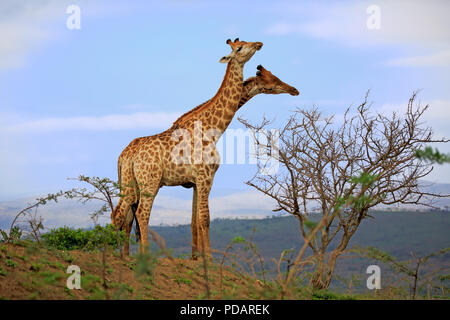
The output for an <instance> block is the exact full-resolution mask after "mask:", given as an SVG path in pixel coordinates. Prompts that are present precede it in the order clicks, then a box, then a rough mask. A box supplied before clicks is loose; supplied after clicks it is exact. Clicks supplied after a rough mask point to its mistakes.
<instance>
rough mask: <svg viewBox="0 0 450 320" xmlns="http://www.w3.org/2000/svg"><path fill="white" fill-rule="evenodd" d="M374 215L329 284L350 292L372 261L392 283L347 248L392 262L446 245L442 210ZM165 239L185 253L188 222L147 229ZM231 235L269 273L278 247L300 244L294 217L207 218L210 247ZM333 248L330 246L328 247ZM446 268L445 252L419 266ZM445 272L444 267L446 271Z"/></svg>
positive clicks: (448, 237)
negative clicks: (254, 251)
mask: <svg viewBox="0 0 450 320" xmlns="http://www.w3.org/2000/svg"><path fill="white" fill-rule="evenodd" d="M370 215H371V216H373V217H374V219H370V218H369V219H366V220H363V221H362V223H361V226H360V228H359V230H358V231H357V232H356V234H355V236H354V237H353V238H352V240H351V241H350V243H349V246H348V247H349V250H348V253H347V254H345V255H343V256H342V257H341V258H339V259H338V263H337V267H336V276H335V277H334V280H333V282H332V284H331V288H340V289H343V288H346V289H348V288H349V286H351V287H352V288H353V289H355V290H356V291H365V290H367V289H366V279H367V277H368V276H369V275H367V274H366V268H367V266H369V265H370V264H378V265H380V267H381V272H382V285H383V284H386V285H387V284H393V283H394V280H398V278H392V276H393V273H392V272H391V270H390V268H389V267H388V266H384V265H383V264H382V263H381V262H378V261H376V260H374V259H368V258H363V257H360V256H359V255H357V254H356V253H353V252H352V250H351V248H353V247H362V248H364V247H376V248H378V249H380V250H382V251H386V252H388V253H389V254H391V255H392V256H393V257H395V258H396V259H398V260H401V261H405V260H409V259H411V258H412V256H411V252H414V253H415V254H416V255H417V256H419V257H420V256H425V255H428V254H430V253H433V252H436V251H439V250H441V249H443V248H445V247H449V246H450V233H449V230H450V213H448V212H382V211H376V212H371V213H370ZM151 229H152V230H154V231H156V232H157V233H158V234H160V235H161V236H162V237H163V238H164V239H165V240H166V245H167V248H168V249H171V250H173V254H174V255H175V256H177V255H178V256H189V255H190V252H191V247H190V243H191V235H190V234H191V230H190V226H189V225H181V226H173V227H151ZM236 237H242V238H244V239H247V240H250V239H253V243H254V244H255V246H256V247H257V248H258V250H259V252H260V254H261V256H262V257H263V259H264V264H265V269H266V271H267V272H268V274H269V276H270V275H271V276H274V275H275V270H276V265H275V263H274V262H273V259H274V258H275V259H276V260H278V259H279V257H280V254H281V252H282V251H283V250H287V249H294V251H296V250H298V249H299V248H300V246H301V245H302V243H303V240H302V238H301V235H300V232H299V226H298V221H297V220H296V219H295V218H294V217H291V216H283V217H272V218H267V219H252V220H238V219H235V220H231V219H226V220H223V219H216V220H213V221H212V222H211V246H212V247H213V248H215V249H219V250H224V249H225V248H226V246H227V245H228V244H229V243H230V242H231V241H232V240H233V239H235V238H236ZM331 247H333V246H331ZM441 267H447V268H448V267H450V255H449V254H446V255H441V256H438V257H436V258H435V259H434V260H433V261H430V263H429V264H428V265H427V266H426V267H425V268H424V270H427V268H441ZM447 272H448V269H447Z"/></svg>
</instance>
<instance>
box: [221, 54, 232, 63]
mask: <svg viewBox="0 0 450 320" xmlns="http://www.w3.org/2000/svg"><path fill="white" fill-rule="evenodd" d="M230 60H231V56H229V55H228V56H225V57H222V58H220V60H219V62H220V63H228V62H230Z"/></svg>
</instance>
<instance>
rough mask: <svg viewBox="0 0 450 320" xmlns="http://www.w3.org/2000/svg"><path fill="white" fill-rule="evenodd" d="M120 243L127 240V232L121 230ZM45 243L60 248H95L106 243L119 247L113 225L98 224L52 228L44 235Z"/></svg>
mask: <svg viewBox="0 0 450 320" xmlns="http://www.w3.org/2000/svg"><path fill="white" fill-rule="evenodd" d="M119 238H120V243H123V242H124V241H125V233H124V232H123V231H120V232H119ZM42 239H43V241H44V243H45V244H46V245H47V246H49V247H53V248H56V249H58V250H95V249H98V248H100V247H103V246H104V244H105V243H106V245H108V246H111V247H113V248H118V247H119V246H118V243H117V233H116V229H115V227H114V226H113V225H111V224H108V225H106V226H105V227H102V226H99V225H96V226H95V228H94V229H90V230H83V229H72V228H69V227H62V228H57V229H52V230H51V231H50V232H48V233H45V234H43V235H42Z"/></svg>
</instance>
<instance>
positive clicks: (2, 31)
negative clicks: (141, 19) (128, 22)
mask: <svg viewBox="0 0 450 320" xmlns="http://www.w3.org/2000/svg"><path fill="white" fill-rule="evenodd" d="M71 4H74V3H73V1H71V0H33V1H29V0H2V1H0V39H2V40H1V41H0V70H1V69H11V68H18V67H23V66H25V65H26V64H27V62H28V61H29V57H30V55H31V54H32V53H33V52H35V51H36V50H39V49H40V48H42V47H43V46H44V45H46V44H48V43H49V42H51V41H52V40H54V39H57V38H59V37H62V36H68V35H69V34H70V32H67V29H66V19H67V17H68V16H69V15H68V14H67V13H66V8H67V6H69V5H71ZM76 4H77V5H79V6H80V8H81V19H82V21H83V20H84V19H85V18H87V17H92V16H95V17H98V16H104V15H114V14H123V13H124V12H126V11H129V10H130V8H131V7H133V6H132V5H129V4H127V5H125V4H117V3H111V2H109V3H108V2H106V1H97V2H95V3H94V2H92V1H86V0H78V1H76ZM82 23H83V22H82ZM64 32H66V33H65V34H64Z"/></svg>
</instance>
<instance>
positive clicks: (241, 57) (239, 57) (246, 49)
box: [220, 38, 263, 64]
mask: <svg viewBox="0 0 450 320" xmlns="http://www.w3.org/2000/svg"><path fill="white" fill-rule="evenodd" d="M227 44H228V45H230V47H231V49H232V51H231V53H230V54H229V55H228V56H225V57H222V58H221V59H220V62H222V63H228V62H230V61H232V60H234V61H237V62H238V63H240V64H244V63H246V62H247V61H248V60H250V58H251V57H253V55H254V54H255V52H256V51H258V50H260V49H261V48H262V46H263V43H262V42H245V41H239V38H236V39H235V40H234V41H231V40H230V39H228V40H227Z"/></svg>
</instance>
